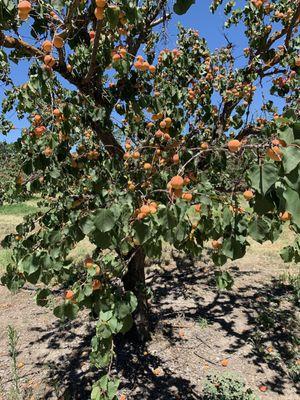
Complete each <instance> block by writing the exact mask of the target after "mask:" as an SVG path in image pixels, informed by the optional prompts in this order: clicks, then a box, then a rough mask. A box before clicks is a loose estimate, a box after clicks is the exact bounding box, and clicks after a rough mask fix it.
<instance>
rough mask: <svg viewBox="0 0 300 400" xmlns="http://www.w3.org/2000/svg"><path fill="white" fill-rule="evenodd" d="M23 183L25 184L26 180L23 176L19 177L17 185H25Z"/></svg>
mask: <svg viewBox="0 0 300 400" xmlns="http://www.w3.org/2000/svg"><path fill="white" fill-rule="evenodd" d="M23 183H24V178H23V176H22V175H19V176H17V178H16V184H17V185H18V186H21V185H23Z"/></svg>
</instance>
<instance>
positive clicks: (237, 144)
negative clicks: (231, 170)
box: [227, 139, 242, 153]
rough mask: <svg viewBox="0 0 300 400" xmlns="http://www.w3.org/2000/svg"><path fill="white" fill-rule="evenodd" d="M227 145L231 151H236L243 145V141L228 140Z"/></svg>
mask: <svg viewBox="0 0 300 400" xmlns="http://www.w3.org/2000/svg"><path fill="white" fill-rule="evenodd" d="M227 146H228V149H229V151H230V152H231V153H236V152H237V151H239V150H240V148H241V147H242V143H241V142H240V141H239V140H236V139H233V140H230V141H229V142H228V144H227Z"/></svg>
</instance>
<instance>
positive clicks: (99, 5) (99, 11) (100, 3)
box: [95, 0, 106, 21]
mask: <svg viewBox="0 0 300 400" xmlns="http://www.w3.org/2000/svg"><path fill="white" fill-rule="evenodd" d="M105 7H106V0H96V8H95V17H96V19H97V20H98V21H102V20H103V19H104V11H105Z"/></svg>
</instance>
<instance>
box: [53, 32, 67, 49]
mask: <svg viewBox="0 0 300 400" xmlns="http://www.w3.org/2000/svg"><path fill="white" fill-rule="evenodd" d="M64 43H65V42H64V40H63V38H62V37H61V36H59V35H57V36H54V38H53V45H54V46H55V47H56V48H57V49H61V48H62V47H64Z"/></svg>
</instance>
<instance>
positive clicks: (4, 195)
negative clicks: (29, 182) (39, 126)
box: [0, 142, 27, 204]
mask: <svg viewBox="0 0 300 400" xmlns="http://www.w3.org/2000/svg"><path fill="white" fill-rule="evenodd" d="M0 165H1V171H0V204H2V203H3V202H5V201H20V200H23V199H24V197H26V196H27V191H26V190H24V188H22V190H16V184H18V182H19V183H20V177H19V174H20V171H21V155H20V149H19V146H18V145H17V144H16V143H6V142H0Z"/></svg>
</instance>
